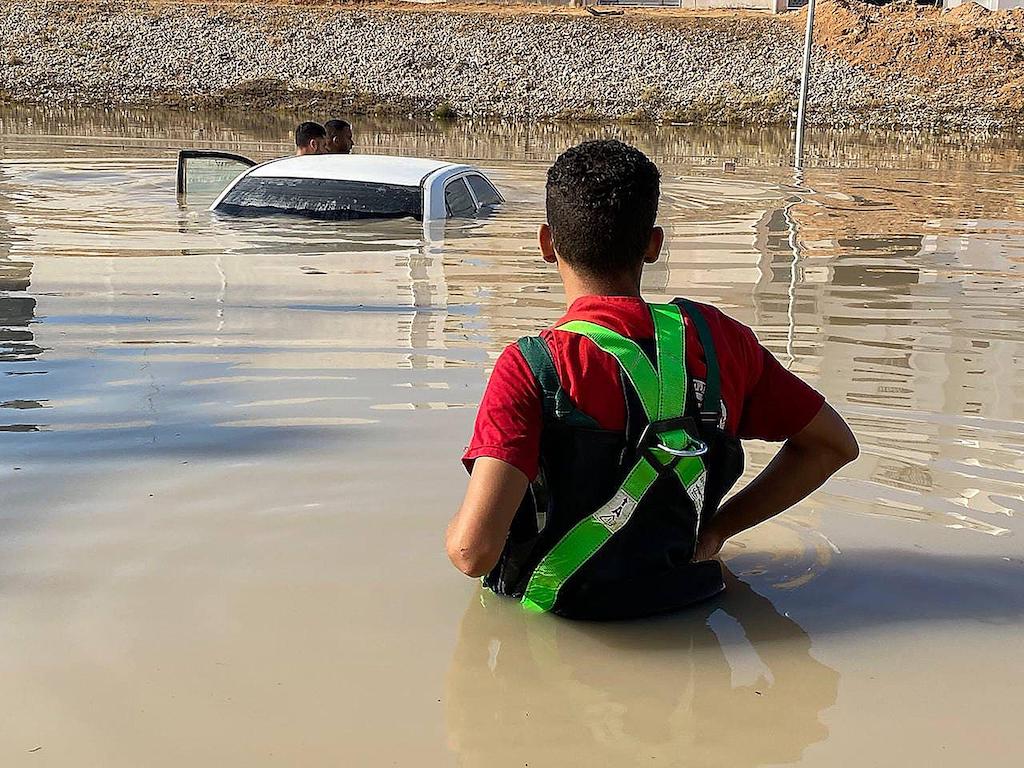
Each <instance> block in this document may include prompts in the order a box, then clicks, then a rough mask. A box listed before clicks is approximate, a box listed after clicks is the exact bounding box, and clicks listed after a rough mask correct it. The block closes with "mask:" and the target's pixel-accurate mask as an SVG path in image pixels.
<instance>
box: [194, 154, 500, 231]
mask: <svg viewBox="0 0 1024 768" xmlns="http://www.w3.org/2000/svg"><path fill="white" fill-rule="evenodd" d="M228 177H231V179H232V180H231V181H230V182H227V186H226V187H223V191H221V192H220V194H219V195H218V196H217V198H216V200H214V202H213V204H212V205H211V206H210V210H211V211H216V212H218V213H225V214H231V215H236V216H261V215H266V214H293V215H299V216H305V217H308V218H315V219H328V220H334V221H337V220H350V219H366V218H400V217H412V218H414V219H417V220H418V221H422V222H423V223H424V225H425V226H426V225H427V224H428V223H429V222H436V221H443V220H445V219H450V218H474V217H477V216H479V215H481V214H484V213H486V212H487V211H489V210H491V209H493V208H494V207H495V206H497V205H500V204H501V203H503V202H504V198H503V197H502V196H501V193H500V192H498V190H497V188H496V187H495V186H494V184H492V183H491V181H490V180H489V179H488V178H487V177H486V176H485V175H484V173H483V172H482V171H480V170H479V169H477V168H474V167H473V166H470V165H460V164H456V163H447V162H443V161H439V160H428V159H424V158H416V157H391V156H387V155H304V156H302V157H282V158H279V159H277V160H270V161H267V162H265V163H260V164H257V163H256V162H255V161H253V160H250V159H248V158H246V157H242V156H241V155H235V154H231V153H228V152H216V151H209V150H181V151H180V152H179V153H178V174H177V192H178V195H179V197H181V198H183V197H185V196H186V195H188V194H189V193H190V192H195V191H197V190H203V189H205V190H206V191H207V192H210V191H213V190H216V189H218V188H221V187H222V185H223V184H224V183H225V181H226V180H227V178H228Z"/></svg>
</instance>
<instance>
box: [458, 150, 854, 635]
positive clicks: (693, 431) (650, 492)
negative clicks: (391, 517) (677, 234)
mask: <svg viewBox="0 0 1024 768" xmlns="http://www.w3.org/2000/svg"><path fill="white" fill-rule="evenodd" d="M659 184H660V174H659V172H658V169H657V168H656V166H655V165H654V164H653V163H652V162H651V161H650V160H649V159H648V158H647V157H646V156H644V154H643V153H642V152H640V151H639V150H637V149H635V148H633V147H629V146H627V145H625V144H622V143H621V142H618V141H590V142H585V143H583V144H580V145H579V146H577V147H574V148H572V149H570V150H568V151H566V152H565V153H563V154H562V155H561V156H560V157H559V158H558V159H557V160H556V161H555V163H554V165H553V166H552V167H551V169H550V170H549V171H548V179H547V187H546V192H547V195H546V207H547V219H548V221H547V223H546V224H544V225H542V226H541V228H540V249H541V253H542V255H543V257H544V260H545V261H547V262H548V263H552V264H555V265H556V266H557V268H558V272H559V276H560V278H561V280H562V284H563V286H564V288H565V296H566V304H567V306H568V311H567V313H566V314H565V315H564V316H563V317H562V319H561V320H559V322H558V323H556V324H555V326H553V328H551V329H548V330H546V331H544V332H543V333H542V334H541V335H540V337H536V338H532V339H523V340H520V342H519V343H518V344H516V345H511V346H509V347H508V348H506V349H505V351H504V352H503V353H502V354H501V356H500V357H499V358H498V360H497V362H496V364H495V367H494V372H493V373H492V375H491V378H490V381H489V383H488V385H487V389H486V392H485V393H484V397H483V400H482V402H481V404H480V410H479V413H478V415H477V420H476V426H475V429H474V432H473V438H472V441H471V443H470V445H469V448H468V449H467V451H466V454H465V456H464V459H463V461H464V462H465V464H466V467H467V469H468V470H470V472H471V476H470V481H469V487H468V489H467V491H466V496H465V499H464V501H463V503H462V506H461V508H460V509H459V511H458V513H457V514H456V515H455V517H454V518H453V519H452V521H451V523H450V524H449V526H448V533H447V550H448V556H449V558H450V559H451V561H452V563H453V564H454V565H455V566H456V567H457V568H458V569H459V570H461V571H462V572H464V573H466V574H467V575H469V576H481V575H484V574H487V579H486V580H485V584H486V585H487V586H489V587H490V588H492V589H494V590H495V591H497V592H500V593H502V594H508V595H511V596H515V597H522V598H523V602H524V604H525V605H526V606H527V607H530V608H534V609H539V610H552V611H554V612H556V613H561V614H563V615H568V616H580V617H591V618H613V617H621V616H628V615H642V614H645V613H654V612H658V611H661V610H669V609H672V608H676V607H680V606H681V605H683V604H685V603H686V602H692V600H693V599H699V598H700V597H703V596H707V595H708V594H713V593H714V592H716V591H718V590H719V589H721V585H720V571H715V572H714V573H711V575H710V576H709V575H708V571H707V568H706V567H705V568H703V570H702V569H701V566H711V565H713V566H714V568H715V569H717V568H718V564H717V563H714V564H710V563H704V562H703V561H708V560H711V559H712V558H714V557H715V556H716V555H717V554H718V553H719V551H720V550H721V548H722V545H723V544H724V542H725V541H726V540H727V539H729V538H730V537H732V536H734V535H736V534H737V533H739V532H740V531H744V530H746V529H748V528H751V527H753V526H755V525H757V524H758V523H761V522H763V521H765V520H767V519H768V518H770V517H773V516H774V515H777V514H779V513H780V512H782V511H783V510H785V509H787V508H788V507H790V506H792V505H793V504H795V503H796V502H798V501H799V500H800V499H802V498H804V497H805V496H806V495H807V494H809V493H810V492H812V491H813V490H815V489H816V488H818V487H819V486H820V485H821V484H822V483H824V482H825V480H827V479H828V478H829V477H830V476H831V475H832V474H833V473H834V472H836V470H838V469H839V468H840V467H842V466H843V465H844V464H846V463H848V462H850V461H852V460H853V459H854V458H856V456H857V453H858V447H857V442H856V439H855V438H854V436H853V434H852V433H851V431H850V429H849V428H848V426H847V425H846V423H845V422H844V421H843V419H842V417H840V416H839V415H838V414H837V413H836V412H835V411H834V410H833V409H832V408H831V407H830V406H829V405H828V404H827V403H826V402H825V401H824V398H823V397H822V396H821V395H820V394H819V393H818V392H816V391H815V390H813V389H812V388H811V387H809V386H808V385H807V384H805V383H804V382H803V381H801V380H800V379H798V378H797V377H796V376H794V375H793V374H791V373H790V372H789V371H787V370H786V369H785V368H783V367H782V366H781V365H780V364H779V362H778V361H777V360H776V359H775V358H774V357H773V356H772V355H771V353H769V352H768V351H767V350H766V349H765V348H764V347H762V346H761V345H760V344H759V343H758V341H757V339H756V337H755V336H754V333H753V332H752V331H751V330H750V329H749V328H747V327H746V326H744V325H743V324H741V323H739V322H737V321H735V320H733V319H731V318H729V317H727V316H726V315H724V314H723V313H722V312H720V311H719V310H718V309H716V308H714V307H712V306H709V305H698V304H694V303H692V302H686V301H685V300H678V301H677V302H676V303H674V304H671V305H648V304H646V303H645V302H644V300H643V299H642V298H641V297H640V276H641V272H642V271H643V267H644V264H650V263H653V262H654V261H656V260H657V259H658V256H659V253H660V251H661V247H662V243H663V241H664V232H663V230H662V229H661V228H660V227H657V226H655V217H656V215H657V206H658V197H659V194H660V189H659ZM740 439H760V440H772V441H784V443H783V446H782V448H781V449H780V451H779V452H778V454H777V455H776V456H775V458H774V459H773V460H772V462H771V463H770V464H769V465H768V466H767V467H766V468H765V469H764V470H763V471H762V472H761V473H760V474H759V475H758V476H757V477H756V478H754V480H752V481H751V482H750V483H749V484H748V485H747V486H746V487H745V488H743V489H742V490H741V491H739V492H738V493H736V494H735V495H733V496H732V497H731V498H730V499H729V500H728V501H726V502H725V503H722V504H721V505H720V506H719V503H720V502H721V499H722V497H723V496H724V494H725V493H726V492H727V491H728V489H729V487H730V486H731V485H732V483H733V482H735V480H736V479H737V478H738V476H739V474H740V472H741V471H742V449H741V448H740V446H739V440H740ZM528 490H530V491H531V492H530V493H529V494H527V491H528ZM715 573H717V574H719V575H718V576H715ZM697 583H705V587H702V588H701V589H703V592H701V591H700V589H698V590H697V591H696V592H694V589H696V588H695V587H693V585H694V584H697ZM687 590H689V591H690V592H691V593H692V594H690V595H689V597H683V596H681V595H682V594H683V593H684V592H687ZM698 592H700V594H698Z"/></svg>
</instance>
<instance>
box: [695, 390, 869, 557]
mask: <svg viewBox="0 0 1024 768" xmlns="http://www.w3.org/2000/svg"><path fill="white" fill-rule="evenodd" d="M859 451H860V449H859V448H858V446H857V439H856V438H855V437H854V436H853V432H851V431H850V428H849V427H848V426H847V424H846V422H845V421H844V420H843V417H842V416H840V415H839V414H838V413H836V412H835V410H833V409H832V407H831V406H830V405H829V404H828V403H825V404H824V405H822V406H821V410H819V411H818V414H817V415H816V416H815V417H814V418H813V419H811V421H810V423H809V424H808V425H807V426H806V427H804V428H803V429H802V430H800V431H799V432H797V433H796V434H795V435H793V436H792V437H790V438H789V439H788V440H786V442H785V443H784V444H783V446H782V449H781V450H780V451H779V452H778V453H777V454H776V455H775V458H774V459H772V461H771V462H770V463H769V464H768V466H767V467H765V468H764V469H763V470H762V471H761V473H760V474H759V475H758V476H757V477H755V478H754V479H753V480H752V481H751V482H750V484H749V485H747V486H746V487H745V488H744V489H743V490H742V491H740V492H739V493H737V494H736V495H735V496H733V497H732V498H730V499H729V500H728V501H726V502H725V503H724V504H723V505H722V506H721V508H720V509H719V510H718V512H717V513H716V514H715V516H714V518H712V520H711V522H710V523H708V525H707V527H706V528H705V529H704V531H703V532H702V533H701V536H700V541H698V542H697V551H696V553H695V554H694V558H693V559H694V560H710V559H711V558H712V557H714V556H715V555H717V554H718V553H719V552H720V551H721V549H722V545H723V544H725V542H726V540H727V539H729V538H731V537H733V536H735V535H736V534H737V533H740V532H741V531H745V530H747V529H748V528H753V527H754V526H755V525H758V524H759V523H763V522H764V521H765V520H767V519H769V518H771V517H774V516H775V515H777V514H779V513H780V512H782V511H784V510H786V509H788V508H789V507H791V506H793V505H794V504H796V503H797V502H798V501H800V500H801V499H802V498H804V497H805V496H807V495H808V494H809V493H811V492H812V491H814V490H816V489H817V488H819V487H820V486H821V485H822V484H823V483H824V482H825V481H826V480H828V479H829V478H830V477H831V476H832V475H833V474H835V472H836V471H837V470H838V469H839V468H840V467H842V466H844V465H846V464H849V463H850V462H851V461H853V460H854V459H856V458H857V455H858V453H859Z"/></svg>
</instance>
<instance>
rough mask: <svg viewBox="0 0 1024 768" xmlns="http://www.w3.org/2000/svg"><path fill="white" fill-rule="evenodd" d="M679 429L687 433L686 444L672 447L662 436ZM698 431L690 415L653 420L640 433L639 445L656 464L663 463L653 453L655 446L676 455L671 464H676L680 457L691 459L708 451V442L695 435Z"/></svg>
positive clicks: (670, 454)
mask: <svg viewBox="0 0 1024 768" xmlns="http://www.w3.org/2000/svg"><path fill="white" fill-rule="evenodd" d="M679 431H681V432H683V433H685V435H686V437H687V443H686V445H685V446H684V447H683V448H672V447H670V446H667V445H665V443H664V442H663V441H662V439H661V436H662V435H663V434H665V433H666V432H679ZM696 433H697V425H696V424H695V423H694V421H693V419H692V418H690V417H689V416H680V417H678V418H675V419H660V420H658V421H652V422H650V423H649V424H648V425H647V426H646V427H644V431H643V432H641V433H640V440H639V442H638V444H637V447H638V448H639V449H640V450H641V451H642V452H643V453H644V455H645V456H647V458H648V460H651V461H652V463H654V464H655V465H661V462H659V461H657V460H656V459H655V457H654V455H653V454H652V449H654V448H656V449H658V450H659V451H664V452H665V453H667V454H668V455H669V456H674V457H675V459H676V461H674V462H671V464H672V465H674V464H675V463H677V462H678V460H679V459H690V458H694V457H696V456H703V455H704V454H706V453H707V452H708V446H707V443H705V442H704V441H703V440H699V439H697V438H695V437H694V436H693V435H694V434H696Z"/></svg>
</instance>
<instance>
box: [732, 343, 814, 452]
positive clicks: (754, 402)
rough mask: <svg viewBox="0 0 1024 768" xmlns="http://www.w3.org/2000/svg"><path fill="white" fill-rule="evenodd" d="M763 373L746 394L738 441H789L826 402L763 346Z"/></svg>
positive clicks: (760, 347)
mask: <svg viewBox="0 0 1024 768" xmlns="http://www.w3.org/2000/svg"><path fill="white" fill-rule="evenodd" d="M757 348H758V349H759V350H760V355H761V373H760V376H758V377H757V380H756V381H755V382H754V383H753V386H752V387H751V388H750V390H749V391H748V392H747V395H746V398H745V401H744V405H743V415H742V417H741V419H740V424H739V430H738V435H737V436H738V437H740V438H742V439H744V440H769V441H772V442H778V441H781V440H788V439H789V438H790V437H792V436H793V435H795V434H796V433H797V432H799V431H800V430H802V429H803V428H804V427H806V426H807V425H808V424H809V423H810V422H811V419H813V418H814V417H815V416H816V415H817V414H818V411H820V410H821V406H822V405H823V404H824V403H825V398H824V396H822V394H821V393H820V392H818V391H817V390H815V389H814V388H813V387H811V386H810V385H809V384H807V383H806V382H805V381H803V380H802V379H801V378H799V377H798V376H796V375H795V374H793V373H791V372H790V371H787V370H786V369H785V368H784V367H783V366H782V364H781V363H780V362H779V361H778V360H776V359H775V356H774V355H773V354H772V353H771V352H769V351H768V350H767V349H765V348H764V347H763V346H761V345H760V344H758V345H757Z"/></svg>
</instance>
